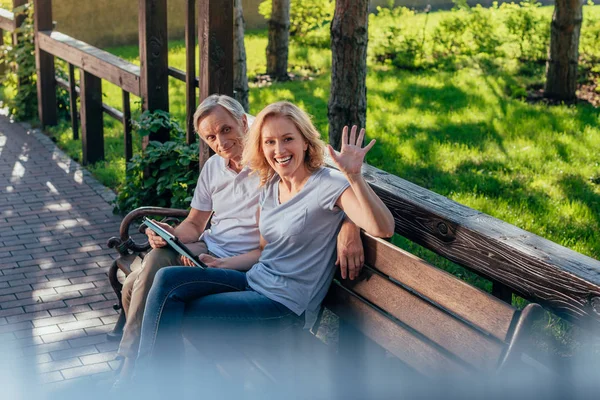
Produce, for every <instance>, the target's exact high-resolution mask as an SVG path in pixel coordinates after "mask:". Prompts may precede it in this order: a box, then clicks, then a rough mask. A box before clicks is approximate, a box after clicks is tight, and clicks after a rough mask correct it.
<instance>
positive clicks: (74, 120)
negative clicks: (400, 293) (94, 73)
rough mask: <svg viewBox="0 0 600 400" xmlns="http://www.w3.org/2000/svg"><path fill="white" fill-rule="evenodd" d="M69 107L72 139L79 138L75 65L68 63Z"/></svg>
mask: <svg viewBox="0 0 600 400" xmlns="http://www.w3.org/2000/svg"><path fill="white" fill-rule="evenodd" d="M69 108H70V109H71V130H72V131H73V140H77V139H79V118H78V113H77V82H75V67H74V66H73V64H69Z"/></svg>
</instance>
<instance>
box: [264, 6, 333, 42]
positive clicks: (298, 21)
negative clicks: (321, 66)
mask: <svg viewBox="0 0 600 400" xmlns="http://www.w3.org/2000/svg"><path fill="white" fill-rule="evenodd" d="M271 3H272V2H271V0H265V1H263V2H262V3H260V5H259V6H258V12H259V13H260V14H261V15H262V16H263V17H264V18H265V19H267V20H268V19H270V18H271V8H272V5H271ZM334 10H335V2H334V1H333V0H290V37H291V38H292V39H293V40H294V41H296V42H297V43H301V44H305V45H313V46H320V47H329V30H328V26H329V24H330V23H331V20H332V19H333V12H334Z"/></svg>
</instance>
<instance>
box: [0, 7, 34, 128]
mask: <svg viewBox="0 0 600 400" xmlns="http://www.w3.org/2000/svg"><path fill="white" fill-rule="evenodd" d="M14 13H15V14H21V15H23V14H24V15H25V21H24V22H23V24H22V25H21V26H20V27H19V28H17V33H19V41H18V42H17V45H16V46H13V45H12V44H4V45H2V46H0V54H2V57H1V60H0V62H1V63H3V64H4V67H5V70H4V75H3V76H1V77H0V85H2V86H7V87H12V88H14V92H15V95H14V97H13V98H11V99H7V104H8V108H9V111H10V114H11V115H12V116H13V117H14V118H15V119H16V120H19V121H22V120H30V119H32V118H34V117H35V116H37V88H36V85H35V80H36V69H35V44H34V41H33V40H34V32H33V6H32V4H31V3H26V4H25V5H23V6H20V7H17V8H15V9H14ZM19 82H20V83H21V84H19Z"/></svg>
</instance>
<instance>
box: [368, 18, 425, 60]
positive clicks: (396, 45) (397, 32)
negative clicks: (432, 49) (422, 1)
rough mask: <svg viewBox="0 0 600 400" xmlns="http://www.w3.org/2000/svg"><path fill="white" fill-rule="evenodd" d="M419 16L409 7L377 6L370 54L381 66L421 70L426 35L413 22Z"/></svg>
mask: <svg viewBox="0 0 600 400" xmlns="http://www.w3.org/2000/svg"><path fill="white" fill-rule="evenodd" d="M414 14H415V12H414V11H412V10H410V9H408V8H406V7H396V8H384V7H377V14H371V15H369V26H370V32H369V36H370V37H369V41H370V43H369V48H368V51H369V54H370V57H371V58H373V59H374V60H376V61H377V62H379V63H383V64H392V65H394V66H395V67H397V68H400V69H418V68H419V67H421V62H422V61H423V40H422V38H423V35H424V32H423V33H420V32H419V31H417V30H416V29H415V27H414V25H412V26H411V25H409V24H407V23H405V22H404V21H409V20H410V17H412V16H413V15H414Z"/></svg>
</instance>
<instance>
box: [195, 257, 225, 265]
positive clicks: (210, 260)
mask: <svg viewBox="0 0 600 400" xmlns="http://www.w3.org/2000/svg"><path fill="white" fill-rule="evenodd" d="M198 259H199V260H200V261H202V262H203V263H204V264H206V265H208V266H209V267H211V268H225V259H224V258H217V257H213V256H211V255H208V254H200V255H199V256H198Z"/></svg>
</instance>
